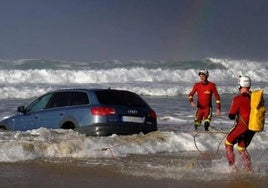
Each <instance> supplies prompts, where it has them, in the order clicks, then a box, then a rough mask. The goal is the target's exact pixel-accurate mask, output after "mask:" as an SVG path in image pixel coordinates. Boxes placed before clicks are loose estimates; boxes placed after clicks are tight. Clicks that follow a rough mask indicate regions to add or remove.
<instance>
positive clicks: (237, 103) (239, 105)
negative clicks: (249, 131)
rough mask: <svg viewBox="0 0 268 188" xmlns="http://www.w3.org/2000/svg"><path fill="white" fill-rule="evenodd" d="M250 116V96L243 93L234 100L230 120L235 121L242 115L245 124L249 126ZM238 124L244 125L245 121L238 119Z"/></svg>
mask: <svg viewBox="0 0 268 188" xmlns="http://www.w3.org/2000/svg"><path fill="white" fill-rule="evenodd" d="M249 114H250V95H249V94H247V93H242V94H239V95H237V96H235V97H234V98H233V101H232V104H231V107H230V110H229V118H230V119H235V117H236V116H237V115H240V116H241V117H242V118H243V119H244V121H245V123H246V124H247V125H248V122H249ZM238 124H244V123H243V121H242V120H241V119H240V118H238Z"/></svg>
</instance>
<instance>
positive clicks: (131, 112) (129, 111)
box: [127, 110, 138, 114]
mask: <svg viewBox="0 0 268 188" xmlns="http://www.w3.org/2000/svg"><path fill="white" fill-rule="evenodd" d="M127 112H128V113H129V114H137V113H138V111H137V110H128V111H127Z"/></svg>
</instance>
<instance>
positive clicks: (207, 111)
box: [195, 107, 212, 122]
mask: <svg viewBox="0 0 268 188" xmlns="http://www.w3.org/2000/svg"><path fill="white" fill-rule="evenodd" d="M211 117H212V108H211V107H208V108H197V110H196V112H195V121H199V122H201V121H202V120H207V121H210V120H211Z"/></svg>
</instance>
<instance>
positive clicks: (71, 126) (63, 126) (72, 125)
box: [61, 122, 75, 129]
mask: <svg viewBox="0 0 268 188" xmlns="http://www.w3.org/2000/svg"><path fill="white" fill-rule="evenodd" d="M74 127H75V126H74V124H73V123H72V122H65V123H64V124H63V125H62V126H61V128H62V129H74Z"/></svg>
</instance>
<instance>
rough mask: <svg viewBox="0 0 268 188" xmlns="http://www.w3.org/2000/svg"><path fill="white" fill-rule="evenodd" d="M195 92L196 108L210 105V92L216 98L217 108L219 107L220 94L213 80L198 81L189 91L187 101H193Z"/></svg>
mask: <svg viewBox="0 0 268 188" xmlns="http://www.w3.org/2000/svg"><path fill="white" fill-rule="evenodd" d="M195 92H197V108H207V107H212V101H211V98H212V94H214V97H215V99H216V107H217V109H221V100H220V95H219V93H218V91H217V87H216V85H215V84H214V83H213V82H209V81H207V82H206V83H202V82H198V83H195V84H194V86H193V89H192V91H191V92H190V93H189V95H188V97H189V101H190V102H193V100H194V99H193V96H194V94H195Z"/></svg>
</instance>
